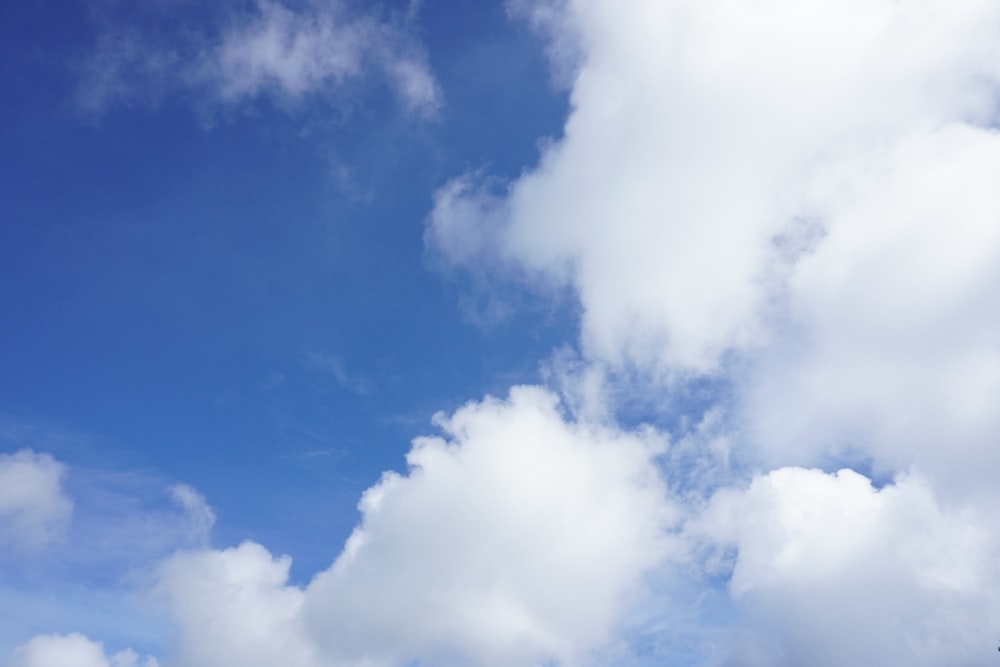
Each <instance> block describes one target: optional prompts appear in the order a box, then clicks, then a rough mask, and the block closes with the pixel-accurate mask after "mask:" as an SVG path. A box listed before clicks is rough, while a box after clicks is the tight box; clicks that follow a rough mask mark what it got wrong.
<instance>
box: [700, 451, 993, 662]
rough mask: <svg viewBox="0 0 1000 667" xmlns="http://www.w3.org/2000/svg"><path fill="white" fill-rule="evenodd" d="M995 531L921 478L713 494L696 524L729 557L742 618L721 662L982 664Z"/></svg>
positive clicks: (803, 472)
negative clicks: (941, 498) (943, 499)
mask: <svg viewBox="0 0 1000 667" xmlns="http://www.w3.org/2000/svg"><path fill="white" fill-rule="evenodd" d="M993 523H994V522H993V521H992V520H991V517H990V516H989V512H984V511H983V508H977V507H974V506H958V507H948V506H942V505H941V504H940V503H939V502H938V501H937V500H936V499H935V498H934V496H933V494H932V492H931V490H930V488H929V487H928V485H927V484H926V482H925V481H924V480H921V479H920V478H917V477H901V478H900V479H898V480H897V481H896V482H894V483H893V484H889V485H887V486H885V487H883V488H881V489H878V490H876V489H875V488H873V487H872V485H871V482H870V481H869V480H868V479H867V478H866V477H864V476H862V475H859V474H858V473H855V472H853V471H851V470H841V471H839V472H837V473H835V474H825V473H823V472H821V471H819V470H807V469H803V468H781V469H779V470H775V471H772V472H770V473H768V474H766V475H761V476H758V477H756V478H755V479H754V480H753V482H752V483H751V484H750V485H749V487H748V488H746V489H745V490H734V489H730V490H725V491H722V492H720V493H719V494H717V495H716V496H715V497H714V498H713V499H712V501H711V503H710V505H709V507H708V509H707V510H706V512H705V513H704V515H703V516H702V517H701V519H700V521H699V523H698V524H697V525H698V530H699V531H701V532H702V534H703V535H706V536H708V537H709V538H710V541H711V542H712V543H713V544H716V545H720V546H722V547H735V548H736V550H737V551H736V555H735V558H733V559H732V560H731V561H729V562H726V561H722V562H721V563H719V564H720V565H721V566H722V567H724V568H725V567H730V568H731V572H732V578H731V580H730V590H731V592H732V595H733V597H734V598H735V600H736V602H737V604H738V605H739V606H740V607H741V608H743V609H744V610H745V612H746V614H747V617H746V618H745V619H744V624H745V625H744V626H743V628H742V630H737V631H736V632H737V634H738V636H737V639H736V642H734V652H733V654H732V655H731V656H730V657H729V659H728V661H727V662H726V663H725V664H727V665H734V666H735V665H775V666H780V665H802V664H810V665H818V666H823V665H851V664H860V663H868V662H872V661H874V662H877V663H878V664H884V665H956V664H963V665H973V664H983V663H984V661H985V660H986V658H985V657H984V656H985V655H986V654H987V652H992V651H994V650H995V647H994V646H993V645H992V643H991V642H992V639H993V636H994V635H993V634H992V633H993V632H995V630H996V628H997V626H998V624H1000V602H998V601H997V599H996V596H995V595H993V593H992V591H993V590H994V589H995V585H994V582H995V578H996V573H997V572H996V562H997V559H998V557H1000V542H998V540H997V535H996V531H995V528H994V526H993ZM720 553H725V551H720ZM748 630H749V631H748Z"/></svg>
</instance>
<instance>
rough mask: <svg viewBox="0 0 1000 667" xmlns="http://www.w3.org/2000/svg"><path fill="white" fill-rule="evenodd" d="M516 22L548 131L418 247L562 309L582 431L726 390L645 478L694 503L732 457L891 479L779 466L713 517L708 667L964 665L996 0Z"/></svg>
mask: <svg viewBox="0 0 1000 667" xmlns="http://www.w3.org/2000/svg"><path fill="white" fill-rule="evenodd" d="M514 5H515V7H516V10H517V11H518V12H519V13H521V14H523V15H526V16H529V17H530V18H531V19H532V20H533V21H535V23H536V24H539V25H541V27H542V29H543V32H545V33H546V34H548V35H549V39H551V40H552V42H553V44H554V45H555V46H554V49H555V52H556V54H557V55H556V57H557V58H562V60H561V63H560V66H561V67H562V68H563V69H565V68H566V64H567V63H571V66H570V69H571V71H572V72H573V74H572V93H571V112H570V115H569V118H568V119H567V121H566V125H565V128H564V133H563V136H562V137H561V138H560V139H558V140H556V141H552V142H550V143H548V144H547V145H546V146H545V148H544V149H543V151H542V154H541V157H540V159H539V162H538V164H537V165H536V166H535V167H533V168H531V169H528V170H526V171H525V172H524V173H523V174H522V175H521V176H520V177H519V178H517V179H516V180H514V181H513V182H512V183H510V184H509V185H508V186H507V187H506V189H504V188H498V187H497V186H496V184H495V183H492V182H489V180H488V179H487V178H482V177H480V176H479V175H477V174H466V175H462V176H459V177H458V178H456V179H455V180H453V181H451V182H450V183H448V184H446V185H445V186H444V187H442V188H441V189H440V190H439V192H438V193H437V197H436V200H435V206H434V209H433V212H432V214H431V216H430V217H429V220H428V228H427V235H426V238H427V242H428V244H429V245H430V246H431V247H432V248H433V249H434V250H436V251H437V252H439V253H441V254H442V255H443V256H444V257H445V258H447V259H449V260H450V261H451V263H452V264H453V265H454V266H456V267H459V268H460V269H462V270H465V271H470V272H472V273H474V274H476V275H477V278H479V279H481V278H482V274H483V273H486V274H490V273H492V275H493V277H494V278H497V277H499V278H501V279H504V278H506V279H515V280H526V281H527V282H529V283H530V284H532V285H541V286H542V289H551V288H552V286H553V285H555V286H556V287H568V288H570V289H572V290H573V291H574V293H575V294H576V295H577V297H578V299H579V302H580V305H581V310H582V314H581V324H580V349H581V353H582V355H583V358H584V359H585V360H586V361H587V362H588V363H589V368H586V365H584V366H585V370H579V369H576V370H573V371H572V373H569V374H566V373H563V374H562V375H561V376H560V377H563V378H568V379H570V380H572V379H574V378H577V379H586V380H587V382H588V384H587V385H586V386H583V387H582V388H577V389H576V390H571V391H569V393H570V395H572V396H576V397H577V400H578V402H580V404H581V405H582V406H584V409H586V410H587V411H588V412H594V411H595V409H594V407H593V404H594V401H595V400H596V401H597V402H598V403H601V402H602V401H603V402H605V405H598V408H604V409H607V408H608V406H609V405H610V407H611V408H612V409H614V408H615V407H620V406H621V404H620V402H616V401H617V399H618V398H619V397H624V399H625V400H626V401H628V400H631V398H630V397H631V396H634V395H636V394H640V393H643V392H645V393H646V395H645V396H644V397H643V398H642V399H641V400H642V402H643V406H644V407H648V406H649V405H653V406H654V408H653V409H655V406H656V405H657V404H658V405H659V406H661V407H662V406H667V407H666V408H665V409H669V407H670V406H673V405H677V400H676V399H677V396H678V395H682V394H683V392H684V391H685V390H686V389H687V388H688V387H690V386H691V385H690V384H685V382H686V381H689V380H692V379H694V380H696V381H705V380H706V379H709V380H712V381H716V380H720V379H721V380H722V381H725V382H727V383H729V386H730V387H732V388H733V390H734V393H733V396H732V397H721V398H719V401H720V402H723V403H725V405H724V406H715V407H711V406H709V407H710V409H709V411H708V413H707V415H708V418H707V419H706V420H705V421H703V422H702V426H701V427H698V429H695V431H693V432H692V433H691V435H689V437H687V438H684V439H681V440H680V441H679V443H678V446H677V447H675V448H674V449H673V450H672V452H671V454H670V455H669V456H668V457H667V458H666V461H667V465H669V466H672V469H671V470H668V471H667V473H666V474H667V476H668V478H669V479H671V480H673V479H675V478H681V477H685V476H688V477H692V478H695V479H694V481H693V482H692V486H693V489H694V492H695V493H694V495H695V496H697V494H698V493H699V492H700V493H704V492H705V490H706V489H711V488H718V487H719V485H720V484H723V485H724V484H730V483H731V481H730V480H731V478H732V476H733V475H734V474H738V473H739V470H740V466H747V465H748V464H749V467H751V468H752V467H754V466H763V467H764V469H765V471H766V470H767V469H770V468H775V467H780V466H788V465H792V464H794V465H817V464H821V465H824V466H830V465H831V462H842V461H845V460H846V461H851V462H861V463H863V464H864V465H866V466H871V468H872V469H873V470H874V471H875V473H877V474H878V475H879V476H882V477H892V476H895V478H896V480H897V481H896V482H895V483H894V484H892V485H889V486H887V487H885V488H884V489H882V490H878V491H876V490H875V489H874V488H872V487H871V485H870V484H869V482H868V480H867V479H866V478H863V477H861V476H859V475H858V474H856V473H852V472H850V471H844V472H841V473H839V474H838V475H835V476H829V475H824V474H822V473H820V472H816V471H807V470H802V469H793V468H783V469H780V470H777V471H775V472H772V473H769V474H767V473H765V474H762V475H758V476H756V477H755V481H754V482H753V484H752V485H751V487H750V489H749V490H748V491H745V492H744V491H735V490H730V491H726V492H722V493H721V494H720V495H719V496H717V497H716V498H715V500H714V501H713V502H712V504H711V505H710V510H709V512H708V514H707V515H706V516H705V517H704V518H703V519H702V521H703V523H702V524H701V525H703V526H704V527H706V528H705V529H706V530H708V533H709V534H710V535H711V539H713V540H718V541H721V542H722V543H725V544H728V545H729V547H730V548H731V549H732V550H733V551H732V553H731V554H729V553H728V552H725V551H723V552H722V553H723V555H725V556H726V557H727V558H730V557H731V558H732V559H733V560H732V563H733V564H734V569H733V570H732V579H731V581H730V591H731V592H732V594H733V596H734V600H735V602H736V604H737V608H738V611H739V614H740V616H739V617H738V618H736V619H735V620H734V621H733V628H734V630H733V641H734V642H735V643H734V650H733V652H732V654H731V657H730V659H729V662H728V663H727V664H731V665H754V664H761V665H764V664H766V665H785V664H787V665H801V664H815V665H856V664H883V665H903V664H907V665H909V664H923V665H941V666H944V665H956V664H983V662H984V661H985V660H987V658H985V657H982V655H985V653H984V654H980V653H979V651H980V650H987V649H988V650H990V651H991V652H995V649H996V647H995V646H987V644H988V643H989V642H991V641H992V640H993V639H995V635H994V633H995V632H996V630H997V627H998V624H1000V611H998V607H997V604H996V603H995V601H993V600H992V599H991V596H990V595H988V591H991V590H993V589H994V588H995V582H996V581H997V579H998V578H1000V560H998V555H1000V554H998V549H997V545H998V542H1000V533H998V532H997V527H996V522H995V521H991V520H990V518H989V512H990V509H991V508H993V507H996V506H997V501H998V497H997V493H996V491H995V488H996V483H995V479H996V476H997V474H998V473H1000V450H998V448H997V447H996V443H997V442H998V440H1000V416H998V415H1000V413H998V411H997V409H996V406H998V405H1000V344H998V341H1000V309H998V308H997V297H996V294H997V292H998V290H1000V268H998V267H1000V224H998V221H1000V188H998V187H997V183H1000V135H998V132H997V125H998V122H1000V113H998V111H997V110H998V109H1000V48H998V47H997V44H1000V5H998V4H997V3H996V2H992V1H991V0H962V1H960V2H952V1H949V0H927V1H923V2H896V1H894V0H865V1H861V0H857V1H855V0H848V1H847V2H842V1H837V0H774V1H771V2H764V3H747V2H742V1H740V0H666V1H659V0H648V1H646V0H634V1H631V2H619V3H613V2H602V1H599V0H567V1H566V2H552V1H549V0H540V1H539V2H523V1H522V2H516V3H514ZM570 40H571V41H570ZM570 43H572V45H573V46H574V47H575V53H576V54H577V55H576V56H574V57H572V58H570V59H566V58H564V57H562V56H559V55H558V54H560V53H561V54H567V53H573V52H574V48H569V47H568V46H567V44H570ZM650 377H653V378H654V381H653V382H649V378H650ZM595 378H596V384H595ZM663 380H667V382H662V381H663ZM705 407H706V406H699V407H698V409H699V410H700V409H704V408H705ZM597 412H600V410H599V409H598V410H597ZM612 414H614V413H613V412H612ZM720 415H723V416H722V417H721V418H720ZM661 416H662V417H663V418H664V419H665V420H668V419H670V418H671V417H673V416H672V415H669V414H663V413H661ZM720 422H721V423H722V425H721V426H720V425H719V424H720ZM690 423H696V422H695V421H691V422H690ZM682 430H683V429H682ZM702 431H703V432H702ZM733 461H735V464H733V463H732V462H733ZM838 465H839V463H838ZM721 572H722V574H723V575H724V576H725V575H726V574H727V572H726V571H725V569H723V570H722V571H721ZM994 597H995V596H994Z"/></svg>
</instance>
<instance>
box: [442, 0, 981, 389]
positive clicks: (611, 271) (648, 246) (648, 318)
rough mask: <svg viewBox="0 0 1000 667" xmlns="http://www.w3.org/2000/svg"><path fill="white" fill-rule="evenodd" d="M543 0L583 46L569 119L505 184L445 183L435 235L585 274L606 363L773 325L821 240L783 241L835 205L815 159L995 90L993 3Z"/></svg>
mask: <svg viewBox="0 0 1000 667" xmlns="http://www.w3.org/2000/svg"><path fill="white" fill-rule="evenodd" d="M535 4H540V5H542V6H543V7H546V8H548V10H549V12H551V11H555V8H558V7H560V6H561V7H562V11H563V12H564V13H565V15H564V18H563V19H562V20H561V21H559V22H558V24H559V25H563V26H569V27H571V28H572V29H573V31H574V32H575V34H573V35H572V36H573V37H575V39H576V40H577V43H578V44H579V46H580V49H581V51H582V53H583V55H582V57H581V59H580V65H579V67H578V71H577V74H576V78H575V81H574V84H573V89H572V98H571V101H572V113H571V114H570V117H569V118H568V120H567V122H566V126H565V130H564V135H565V136H564V137H563V138H562V139H561V140H560V141H557V142H554V143H551V144H550V145H549V146H548V148H546V149H545V150H544V152H543V154H542V156H541V159H540V162H539V164H538V165H537V166H536V167H535V168H534V169H532V170H530V171H528V172H527V173H525V174H524V175H523V176H522V177H520V178H519V179H518V180H516V181H515V182H514V183H512V184H510V187H509V190H508V192H507V193H506V195H505V196H503V197H500V198H497V197H496V196H495V195H492V194H491V193H490V192H488V191H485V192H484V191H480V190H477V188H476V187H475V182H474V180H472V181H470V177H469V176H463V177H460V178H459V179H458V180H457V181H455V182H453V183H451V184H448V185H446V186H445V187H444V188H443V189H442V190H441V191H440V192H439V194H438V199H437V205H436V207H435V210H434V213H433V214H432V216H431V218H430V223H429V231H428V239H429V241H430V242H431V243H432V244H433V245H435V246H436V247H437V248H439V249H440V250H441V251H442V252H443V253H444V254H445V255H447V256H450V257H451V258H452V260H453V261H454V262H455V263H456V264H459V265H466V266H468V265H474V264H475V263H476V262H477V261H480V260H481V259H482V256H483V249H484V248H489V249H490V250H489V252H491V253H494V254H497V255H499V260H500V261H499V264H501V265H506V266H513V267H516V268H518V269H519V270H523V271H527V272H529V273H533V274H535V276H537V277H539V278H540V279H542V280H545V281H554V282H556V283H560V284H568V285H571V286H572V287H574V288H575V290H576V291H577V293H578V294H579V298H580V302H581V304H582V306H583V310H584V313H583V321H582V343H583V346H584V348H585V349H586V350H587V351H588V353H589V355H590V356H591V357H592V358H594V359H599V360H604V361H608V362H610V363H613V364H625V363H630V362H631V363H636V364H648V363H655V364H658V365H660V366H661V367H663V368H666V369H670V368H677V367H680V368H689V369H695V370H697V371H710V370H714V369H716V368H717V367H718V364H719V360H720V358H721V357H722V356H723V355H724V354H725V353H726V352H727V351H729V350H732V349H744V348H747V347H751V346H754V345H757V344H759V343H761V342H762V340H763V339H764V338H765V337H766V336H765V331H764V329H765V325H766V324H767V322H768V319H769V316H771V315H772V313H771V306H772V304H773V301H774V300H775V299H776V298H778V297H780V296H781V295H782V294H783V291H784V289H785V288H786V287H787V286H786V284H785V282H784V281H783V280H782V278H783V276H782V274H781V271H780V270H779V269H780V267H781V265H783V264H787V263H788V262H794V261H795V260H796V259H797V258H798V257H799V256H801V255H802V254H803V253H804V251H806V250H808V249H809V244H808V243H807V244H806V245H805V246H803V245H802V244H801V243H800V244H797V245H796V244H789V243H787V242H786V243H780V242H777V241H779V240H780V239H785V240H786V241H787V240H788V239H793V238H795V239H800V240H801V239H802V237H803V235H804V234H803V229H802V228H803V226H804V223H810V224H811V225H812V228H813V229H814V231H815V232H816V233H817V234H818V233H819V232H827V231H829V230H832V229H835V228H836V227H838V226H839V225H840V224H841V221H840V220H839V218H838V217H837V216H836V215H834V212H833V211H829V210H826V209H823V208H820V207H817V203H816V202H814V201H811V199H810V197H808V193H809V191H810V189H811V188H812V187H813V186H812V184H811V182H812V179H813V178H818V179H821V180H822V179H823V178H824V176H823V174H824V167H826V166H827V164H828V163H829V162H830V161H831V160H836V159H837V158H838V157H839V156H841V155H844V154H849V155H856V158H855V159H857V160H860V161H864V160H865V159H866V154H867V152H868V151H869V150H870V149H871V148H872V147H873V146H875V147H877V146H885V145H891V144H893V143H895V142H896V141H900V140H902V139H903V138H904V137H907V136H910V135H912V134H913V133H920V132H923V131H927V132H933V131H935V130H936V129H937V128H939V127H941V126H942V125H944V124H947V123H951V122H964V123H974V124H975V123H978V124H982V123H987V122H989V120H990V119H991V118H992V115H991V114H992V113H993V110H994V104H993V101H994V99H995V91H996V82H997V80H998V77H1000V57H998V56H997V54H996V50H995V49H994V48H992V44H993V43H994V42H995V37H996V35H997V34H998V33H1000V10H998V9H997V7H996V5H995V3H990V2H971V1H970V2H964V3H951V2H943V1H941V2H932V3H921V4H919V5H917V4H913V3H894V2H888V1H885V2H864V3H862V2H851V3H846V4H845V3H842V2H832V1H827V0H814V1H811V2H806V3H794V2H773V3H768V4H767V5H752V6H751V5H746V4H745V3H740V2H732V1H728V0H718V1H716V2H707V3H706V2H689V1H685V0H675V1H672V2H629V3H601V2H583V1H579V2H566V3H558V4H553V3H520V5H524V6H527V7H528V8H529V9H530V8H531V7H533V6H534V5H535ZM564 31H565V28H564ZM565 38H566V36H565V34H563V39H565ZM979 194H980V195H984V194H986V193H983V192H980V193H979ZM938 224H946V223H943V222H939V223H938ZM950 224H952V225H954V224H956V223H955V222H954V221H952V222H951V223H950ZM806 226H808V225H806ZM814 241H816V242H818V241H817V240H816V239H814ZM493 248H496V249H495V250H494V249H493Z"/></svg>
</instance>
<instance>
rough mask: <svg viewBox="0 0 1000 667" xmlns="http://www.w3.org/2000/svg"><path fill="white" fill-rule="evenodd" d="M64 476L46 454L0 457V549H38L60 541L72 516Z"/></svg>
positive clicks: (26, 452)
mask: <svg viewBox="0 0 1000 667" xmlns="http://www.w3.org/2000/svg"><path fill="white" fill-rule="evenodd" d="M65 475H66V467H65V466H64V465H63V464H62V463H59V462H58V461H56V460H55V459H54V458H52V457H51V456H50V455H48V454H37V453H35V452H33V451H31V450H30V449H22V450H20V451H18V452H15V453H13V454H0V547H9V548H16V549H37V548H41V547H43V546H45V545H46V544H49V543H50V542H52V540H54V539H56V538H57V537H59V535H60V534H61V533H62V531H63V529H64V528H65V527H66V524H67V523H68V522H69V520H70V517H71V516H72V514H73V501H72V500H71V499H70V498H69V496H68V495H67V493H66V490H65V489H64V488H63V478H64V477H65Z"/></svg>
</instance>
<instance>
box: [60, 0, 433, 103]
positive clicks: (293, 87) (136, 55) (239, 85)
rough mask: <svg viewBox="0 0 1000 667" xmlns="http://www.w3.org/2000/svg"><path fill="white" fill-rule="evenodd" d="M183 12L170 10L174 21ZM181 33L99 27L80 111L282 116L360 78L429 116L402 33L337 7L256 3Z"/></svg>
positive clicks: (416, 50)
mask: <svg viewBox="0 0 1000 667" xmlns="http://www.w3.org/2000/svg"><path fill="white" fill-rule="evenodd" d="M184 8H185V3H180V4H178V5H177V6H176V7H175V8H174V9H175V10H176V11H177V15H178V16H182V15H183V11H182V10H184ZM174 18H176V17H174ZM187 23H188V28H187V29H186V30H185V31H182V32H178V33H176V34H172V35H168V36H165V35H164V34H160V33H155V32H150V31H149V30H148V29H145V28H143V29H140V28H138V27H136V26H135V25H132V24H131V23H130V22H128V21H126V20H124V19H120V18H115V17H114V16H113V15H112V16H109V17H106V18H105V19H104V20H103V24H102V25H100V26H99V35H98V43H97V48H96V51H95V53H94V55H93V57H92V58H91V59H89V60H88V61H87V63H86V65H85V67H84V79H83V83H82V85H81V87H80V90H79V98H78V101H79V103H80V106H81V108H82V109H83V110H84V111H86V112H89V113H94V114H101V113H104V112H105V111H107V110H109V109H110V108H113V107H115V106H119V105H126V106H130V105H136V104H155V103H158V102H159V101H160V100H161V99H162V98H164V97H167V96H170V95H173V94H178V93H185V92H195V93H198V94H199V95H200V96H201V97H202V98H203V99H207V100H212V101H213V103H216V104H222V105H231V104H235V103H239V102H244V101H249V100H254V99H257V98H259V97H263V96H267V97H270V98H271V99H273V100H275V101H277V102H278V103H279V104H281V105H285V106H288V105H295V104H297V103H299V102H301V100H302V99H303V98H304V97H306V96H309V95H315V96H319V98H320V99H323V100H325V101H326V102H334V101H335V100H336V99H338V96H343V95H344V94H345V93H350V92H352V90H353V92H356V91H357V90H358V85H359V83H360V82H362V81H364V80H366V79H369V78H371V79H374V80H378V81H380V82H381V83H383V84H384V85H387V86H389V87H390V88H391V89H392V90H393V91H394V92H395V93H396V95H397V96H398V97H399V99H400V101H401V102H402V104H403V105H404V106H405V107H406V108H407V109H408V110H410V111H414V112H418V113H431V112H433V111H434V110H435V109H436V107H437V105H438V103H439V99H440V92H439V89H438V86H437V83H436V82H435V80H434V77H433V75H432V74H431V73H430V71H429V69H428V67H427V63H426V57H425V55H424V53H423V51H422V50H421V49H420V47H419V46H418V45H417V43H416V42H415V41H414V40H413V39H412V38H411V37H410V36H409V35H408V34H407V29H406V26H405V25H403V24H396V23H392V22H388V21H380V20H378V19H376V18H375V17H374V15H372V16H369V15H357V14H353V13H351V12H349V11H348V10H347V8H346V7H345V6H344V5H343V3H341V2H318V1H317V2H305V3H297V4H296V5H294V8H293V7H292V6H289V5H286V4H284V3H282V2H276V1H273V0H257V2H254V3H250V4H248V5H247V6H246V7H244V8H242V9H240V10H229V11H222V12H213V11H205V12H202V13H200V14H198V15H196V16H195V15H192V17H191V18H190V20H188V21H187ZM351 86H353V89H352V88H350V87H351ZM335 106H336V104H335Z"/></svg>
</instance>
